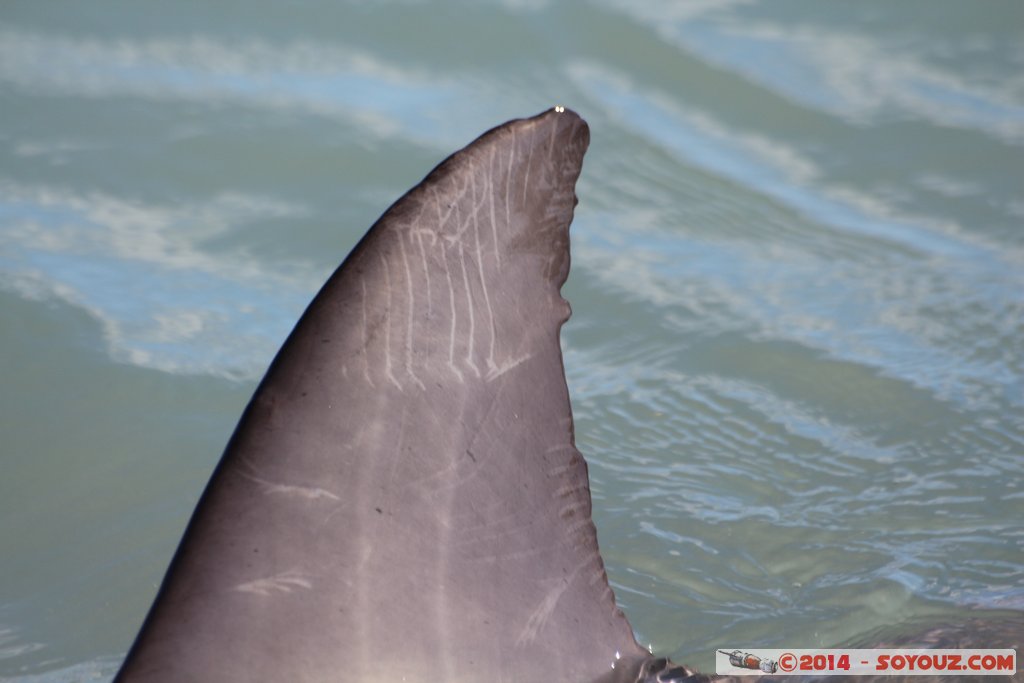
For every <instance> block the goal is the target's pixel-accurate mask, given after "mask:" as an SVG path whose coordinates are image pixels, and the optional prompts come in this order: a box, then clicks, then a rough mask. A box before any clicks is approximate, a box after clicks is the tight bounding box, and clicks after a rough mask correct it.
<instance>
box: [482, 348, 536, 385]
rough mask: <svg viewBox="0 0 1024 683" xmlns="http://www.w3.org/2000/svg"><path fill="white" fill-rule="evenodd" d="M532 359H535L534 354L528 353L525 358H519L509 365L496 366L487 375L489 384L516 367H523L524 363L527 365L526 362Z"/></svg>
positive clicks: (511, 361)
mask: <svg viewBox="0 0 1024 683" xmlns="http://www.w3.org/2000/svg"><path fill="white" fill-rule="evenodd" d="M531 358H533V354H531V353H527V354H525V355H523V356H520V357H519V358H516V359H515V360H510V361H508V362H507V363H505V364H504V365H502V366H495V367H493V368H491V370H490V371H489V372H488V373H487V381H488V382H492V381H494V380H496V379H498V378H499V377H501V376H502V375H504V374H505V373H506V372H508V371H509V370H512V369H513V368H516V367H518V366H520V365H522V364H523V363H525V362H526V361H528V360H530V359H531Z"/></svg>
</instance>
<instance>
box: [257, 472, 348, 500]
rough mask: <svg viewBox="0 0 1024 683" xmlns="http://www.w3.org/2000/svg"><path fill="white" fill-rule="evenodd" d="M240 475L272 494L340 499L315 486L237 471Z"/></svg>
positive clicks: (311, 498) (316, 498) (313, 498)
mask: <svg viewBox="0 0 1024 683" xmlns="http://www.w3.org/2000/svg"><path fill="white" fill-rule="evenodd" d="M238 474H239V475H240V476H242V477H245V478H246V479H248V480H249V481H252V482H255V483H257V484H259V485H260V488H261V489H262V490H263V492H264V493H267V494H273V493H280V494H284V495H287V496H298V497H299V498H305V499H307V500H319V499H320V498H327V499H328V500H337V501H340V500H341V498H339V497H338V496H337V495H335V494H333V493H331V492H330V491H328V490H327V489H322V488H319V487H316V486H296V485H295V484H277V483H274V482H272V481H267V480H266V479H261V478H260V477H257V476H255V475H253V474H247V473H246V472H239V473H238Z"/></svg>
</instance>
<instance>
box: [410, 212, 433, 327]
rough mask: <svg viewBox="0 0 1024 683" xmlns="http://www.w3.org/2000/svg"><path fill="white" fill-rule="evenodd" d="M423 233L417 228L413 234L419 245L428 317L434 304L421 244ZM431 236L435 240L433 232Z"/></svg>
mask: <svg viewBox="0 0 1024 683" xmlns="http://www.w3.org/2000/svg"><path fill="white" fill-rule="evenodd" d="M423 233H424V231H423V230H417V231H416V232H415V235H416V241H417V242H418V243H419V245H420V259H422V261H423V277H424V279H425V280H426V281H427V318H430V317H431V316H432V314H433V305H434V304H433V301H432V299H433V298H434V297H433V295H432V294H431V290H430V264H429V263H428V262H427V249H426V247H424V246H423ZM431 236H432V237H433V238H434V240H435V241H436V240H437V235H436V234H435V233H431ZM431 246H433V242H431Z"/></svg>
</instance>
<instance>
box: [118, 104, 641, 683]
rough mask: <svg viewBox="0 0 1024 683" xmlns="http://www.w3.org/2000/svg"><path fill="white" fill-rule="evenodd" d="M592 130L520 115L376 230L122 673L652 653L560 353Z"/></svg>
mask: <svg viewBox="0 0 1024 683" xmlns="http://www.w3.org/2000/svg"><path fill="white" fill-rule="evenodd" d="M588 142H589V132H588V129H587V125H586V123H585V122H584V121H583V120H582V119H581V118H580V117H579V116H577V115H576V114H575V113H573V112H571V111H568V110H563V109H562V108H557V109H551V110H549V111H547V112H544V113H542V114H540V115H538V116H536V117H533V118H530V119H522V120H516V121H510V122H508V123H506V124H504V125H502V126H499V127H497V128H494V129H492V130H491V131H489V132H487V133H485V134H484V135H482V136H481V137H480V138H478V139H477V140H476V141H474V142H473V143H472V144H470V145H469V146H468V147H466V148H465V149H463V150H461V151H459V152H457V153H455V154H454V155H452V156H451V157H449V158H448V159H446V160H445V161H444V162H443V163H441V164H440V165H439V166H438V167H437V168H435V169H434V170H433V171H432V172H431V173H430V174H429V175H428V176H427V177H426V178H425V179H424V180H423V181H422V182H421V183H420V184H419V185H417V186H416V187H415V188H413V189H412V190H410V191H409V192H408V193H407V194H406V195H405V196H404V197H402V198H401V199H400V200H399V201H397V202H396V203H395V204H394V205H392V206H391V208H389V209H388V210H387V211H386V212H385V213H384V215H383V216H382V217H381V218H380V220H378V221H377V223H376V224H375V225H374V226H373V227H372V228H371V229H370V231H369V232H368V233H367V234H366V236H365V237H364V238H363V240H362V241H361V242H360V243H359V245H358V246H357V247H356V248H355V249H354V250H353V252H352V253H351V254H350V255H349V257H348V258H347V259H346V260H345V262H344V263H343V264H342V266H341V267H340V268H339V269H338V270H337V271H336V272H335V273H334V275H333V276H332V277H331V278H330V279H329V280H328V281H327V283H326V284H325V285H324V287H323V289H322V290H321V291H320V293H319V294H318V295H317V296H316V298H315V299H314V300H313V302H312V303H311V304H310V306H309V308H308V309H307V310H306V312H305V314H304V315H303V316H302V319H301V320H300V321H299V323H298V325H297V326H296V327H295V330H294V331H293V332H292V334H291V336H290V337H289V339H288V341H287V342H286V343H285V345H284V346H283V348H282V349H281V351H280V352H279V353H278V355H277V357H276V359H275V360H274V362H273V364H272V365H271V367H270V369H269V370H268V372H267V375H266V377H265V378H264V379H263V381H262V383H261V384H260V386H259V389H258V390H257V391H256V393H255V395H254V396H253V398H252V401H251V402H250V404H249V406H248V408H247V409H246V411H245V414H244V415H243V416H242V419H241V421H240V422H239V424H238V427H237V429H236V431H235V434H234V436H233V437H232V439H231V442H230V443H229V444H228V447H227V450H226V452H225V453H224V456H223V458H222V460H221V462H220V465H219V466H218V468H217V470H216V472H215V473H214V475H213V478H212V479H211V481H210V483H209V485H208V486H207V489H206V491H205V493H204V494H203V497H202V500H201V501H200V503H199V505H198V507H197V509H196V511H195V513H194V515H193V518H192V521H191V523H190V524H189V527H188V530H187V532H186V534H185V537H184V539H183V541H182V543H181V546H180V548H179V549H178V552H177V554H176V556H175V558H174V561H173V563H172V565H171V568H170V570H169V571H168V574H167V577H166V578H165V580H164V583H163V586H162V587H161V590H160V593H159V595H158V597H157V600H156V602H155V604H154V606H153V608H152V610H151V612H150V614H149V616H148V618H147V620H146V623H145V625H144V627H143V630H142V632H141V633H140V635H139V637H138V639H137V641H136V643H135V645H134V647H133V648H132V651H131V652H130V653H129V657H128V659H127V660H126V663H125V665H124V667H123V669H122V671H121V673H120V674H119V679H118V680H120V681H174V682H175V683H177V682H178V681H220V682H230V681H254V680H265V681H290V682H298V681H360V682H368V683H373V682H376V681H380V682H384V681H387V682H389V683H390V682H391V681H409V682H420V681H422V682H427V681H429V682H431V683H435V682H437V681H445V682H448V683H463V682H466V683H468V682H470V681H474V682H476V681H485V680H486V681H507V682H510V683H511V682H515V683H530V682H533V681H538V682H539V681H545V682H550V681H559V682H572V681H593V680H596V679H598V678H602V679H603V678H605V677H607V675H608V673H609V670H610V667H611V665H612V662H613V661H615V659H616V653H619V655H621V656H622V657H623V658H624V659H623V664H624V665H626V664H627V663H630V664H632V663H635V662H637V661H639V660H641V659H642V658H643V657H644V656H645V655H646V654H647V653H646V651H644V650H643V649H642V648H640V647H639V646H638V645H637V644H636V642H635V640H634V638H633V635H632V631H631V630H630V627H629V624H628V623H627V621H626V618H625V617H624V616H623V615H622V613H621V612H620V611H619V610H618V609H617V608H616V606H615V600H614V596H613V595H612V591H611V589H610V588H609V586H608V581H607V578H606V576H605V572H604V565H603V563H602V560H601V556H600V554H599V553H598V548H597V538H596V533H595V530H594V525H593V522H592V521H591V517H590V490H589V486H588V479H587V467H586V464H585V462H584V461H583V458H582V457H581V456H580V454H579V452H578V451H577V450H576V448H575V445H574V441H573V423H572V413H571V410H570V406H569V396H568V391H567V389H566V383H565V377H564V372H563V368H562V356H561V351H560V348H559V330H560V328H561V325H562V323H564V322H565V320H566V319H567V318H568V316H569V307H568V304H567V303H566V302H565V301H564V300H563V299H562V297H561V294H560V288H561V286H562V284H563V283H564V281H565V279H566V276H567V274H568V271H569V223H570V222H571V220H572V214H573V208H574V206H575V203H576V195H575V192H574V187H575V182H576V179H577V177H578V176H579V173H580V169H581V164H582V160H583V155H584V152H585V151H586V148H587V145H588ZM622 668H623V669H625V668H629V667H627V666H623V667H622Z"/></svg>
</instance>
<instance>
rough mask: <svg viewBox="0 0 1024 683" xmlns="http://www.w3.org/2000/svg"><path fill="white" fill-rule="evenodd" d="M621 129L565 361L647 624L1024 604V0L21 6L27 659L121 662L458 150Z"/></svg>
mask: <svg viewBox="0 0 1024 683" xmlns="http://www.w3.org/2000/svg"><path fill="white" fill-rule="evenodd" d="M555 103H561V104H565V105H568V106H571V107H573V108H574V109H576V110H577V111H579V112H580V113H581V114H582V115H583V116H584V117H585V118H586V119H587V120H588V121H589V123H590V125H591V133H592V144H591V149H590V152H589V153H588V156H587V159H586V162H585V167H584V172H583V176H582V178H581V180H580V184H579V186H578V194H579V197H580V205H579V207H578V210H577V214H576V221H575V222H574V224H573V271H572V275H571V277H570V280H569V282H568V284H567V285H566V287H565V294H566V296H567V298H569V299H570V300H571V301H572V303H573V309H574V315H573V318H572V320H571V321H570V322H569V323H568V324H567V326H566V327H565V329H564V331H563V347H564V351H565V363H566V369H567V374H568V381H569V387H570V391H571V393H572V397H573V402H574V410H575V413H576V423H577V430H576V431H577V439H578V444H579V446H580V449H581V450H582V451H583V453H584V455H585V456H586V457H587V459H588V461H589V462H590V472H591V477H592V488H593V494H594V502H595V511H594V516H595V521H596V523H597V526H598V530H599V534H600V541H601V547H602V552H603V555H604V557H605V561H606V563H607V565H608V572H609V575H610V577H611V580H612V583H613V586H614V588H615V590H616V594H617V596H618V599H619V601H620V603H621V604H622V606H623V607H624V609H625V610H626V613H627V614H628V616H629V618H630V620H631V622H632V624H633V627H634V629H635V630H636V632H637V636H638V638H639V639H640V640H641V642H643V643H644V644H647V643H650V644H651V645H653V647H654V649H655V651H657V652H659V653H661V654H667V655H671V656H673V657H674V658H676V659H679V660H682V661H685V662H687V663H689V664H692V665H696V666H698V667H702V668H704V669H710V668H712V667H713V661H714V660H713V650H714V648H716V647H773V646H786V647H815V646H829V645H838V644H842V643H848V642H851V641H853V640H855V639H857V638H858V637H859V636H862V635H864V634H867V633H872V632H875V631H877V630H878V629H879V628H882V627H887V626H888V625H890V624H897V625H898V623H899V622H903V621H911V620H916V619H924V620H926V621H927V620H935V621H936V622H937V621H949V620H956V619H957V618H958V617H962V616H963V615H965V614H967V613H968V612H970V613H972V614H978V615H982V616H984V615H996V614H998V613H999V611H1000V610H1005V609H1015V610H1022V609H1024V568H1022V560H1024V523H1022V521H1021V520H1022V519H1024V488H1022V486H1021V484H1022V477H1021V471H1022V469H1024V192H1022V189H1024V6H1022V5H1021V4H1020V3H1019V2H1016V1H1007V2H997V1H992V2H986V3H983V4H980V3H959V2H937V1H934V0H928V1H927V2H924V1H918V2H901V3H889V2H881V1H878V2H859V3H842V4H840V3H816V2H811V1H810V0H804V1H800V2H796V1H781V2H771V3H768V2H744V1H734V2H729V1H719V2H700V1H694V2H689V3H683V2H674V3H659V2H616V1H614V0H608V1H606V2H598V1H594V2H564V3H555V2H545V1H544V0H505V1H504V2H491V3H473V4H459V3H454V2H436V3H430V4H427V3H417V2H390V3H383V2H376V3H360V2H352V3H313V2H310V3H304V4H302V5H298V6H292V5H288V6H284V5H280V4H275V3H259V2H256V3H249V4H246V5H240V4H233V3H186V2H181V3H175V4H173V5H168V6H166V7H162V8H156V7H152V6H143V5H142V4H139V3H130V2H115V1H113V0H97V1H96V2H90V3H79V2H50V3H30V2H8V3H5V4H4V6H3V8H2V9H0V326H2V328H0V329H2V330H3V332H2V334H0V359H2V361H0V362H2V365H0V367H2V368H3V370H2V381H3V388H2V390H0V465H2V470H0V472H2V473H0V679H3V680H16V681H20V682H22V683H25V682H28V681H37V680H46V681H77V680H94V679H95V680H105V679H107V678H109V677H110V675H112V673H113V671H114V670H116V667H117V664H118V662H119V661H120V657H122V656H123V653H124V651H125V650H126V648H127V647H128V645H129V643H130V642H131V639H132V638H133V636H134V634H135V632H136V630H137V628H138V626H139V624H140V622H141V619H142V617H143V615H144V614H145V611H146V609H147V608H148V606H149V603H150V601H151V600H152V596H153V594H154V592H155V590H156V586H157V583H158V582H159V580H160V578H161V576H162V574H163V571H164V570H165V568H166V565H167V562H168V560H169V557H170V554H171V553H172V552H173V549H174V547H175V545H176V543H177V541H178V539H179V537H180V534H181V532H182V530H183V528H184V524H185V522H186V520H187V518H188V515H189V513H190V512H191V509H192V506H193V505H194V503H195V501H196V499H197V497H198V495H199V493H200V491H201V489H202V486H203V485H204V484H205V482H206V479H207V478H208V476H209V474H210V471H211V469H212V467H213V465H214V463H215V462H216V460H217V458H218V457H219V454H220V451H221V449H222V448H223V445H224V443H225V442H226V440H227V437H228V436H229V434H230V432H231V430H232V428H233V427H234V424H235V421H236V420H237V418H238V415H239V414H240V412H241V409H242V407H243V406H244V405H245V402H246V401H247V400H248V398H249V396H250V394H251V392H252V390H253V388H254V386H255V383H256V382H257V381H258V379H259V377H260V376H261V374H262V372H263V370H264V369H265V367H266V365H267V363H268V362H269V360H270V358H271V356H272V355H273V353H274V352H275V350H276V349H277V347H278V346H279V344H280V343H281V341H282V340H283V338H284V336H285V335H286V334H287V332H288V331H289V329H290V328H291V326H292V324H294V322H295V319H296V318H297V316H298V314H299V313H300V312H301V310H302V309H303V308H304V306H305V304H306V302H307V301H308V299H309V297H310V296H311V295H312V293H313V292H314V291H315V290H316V289H317V287H318V286H319V284H320V283H321V282H322V281H323V279H324V278H326V276H327V275H328V274H329V273H330V272H331V271H332V270H333V269H334V267H335V266H336V265H337V263H338V262H339V261H340V260H341V259H342V258H343V257H344V255H345V254H346V253H347V251H348V250H349V249H350V248H351V247H352V246H353V245H354V244H355V242H356V240H357V239H358V238H359V237H360V236H361V234H362V233H363V231H364V230H365V229H366V228H367V227H368V226H369V225H370V224H371V223H372V221H373V220H374V219H375V218H376V217H377V215H379V213H380V212H381V211H382V210H383V209H384V208H385V207H386V206H387V205H388V204H389V203H390V202H391V201H393V200H394V199H395V198H396V197H398V196H399V195H400V194H401V193H402V192H404V190H405V189H407V188H408V187H409V186H411V185H412V184H414V183H415V182H417V181H418V180H419V179H420V178H421V177H422V176H423V175H424V174H425V173H426V172H427V171H428V170H429V169H430V168H431V167H432V166H433V165H434V164H435V163H437V162H438V161H439V160H440V159H441V158H443V157H444V156H445V155H447V154H448V153H449V152H451V151H452V150H454V149H456V148H457V147H460V146H462V145H463V144H465V143H467V142H469V141H470V140H471V139H472V138H474V137H475V136H476V135H477V134H479V133H480V132H482V131H483V130H485V129H487V128H489V127H490V126H492V125H494V124H497V123H499V122H501V121H504V120H506V119H508V118H512V117H517V116H526V115H531V114H534V113H536V112H538V111H540V110H542V109H545V108H547V107H548V106H550V105H552V104H555Z"/></svg>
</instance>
